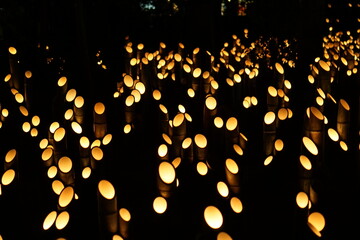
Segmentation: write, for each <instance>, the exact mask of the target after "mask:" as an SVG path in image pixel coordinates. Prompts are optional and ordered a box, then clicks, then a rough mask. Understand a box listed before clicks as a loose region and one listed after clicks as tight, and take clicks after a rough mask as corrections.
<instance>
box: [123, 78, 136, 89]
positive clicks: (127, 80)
mask: <svg viewBox="0 0 360 240" xmlns="http://www.w3.org/2000/svg"><path fill="white" fill-rule="evenodd" d="M124 83H125V86H127V87H128V88H131V87H132V86H133V85H134V80H133V78H132V77H131V76H130V75H125V77H124Z"/></svg>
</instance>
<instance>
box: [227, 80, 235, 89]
mask: <svg viewBox="0 0 360 240" xmlns="http://www.w3.org/2000/svg"><path fill="white" fill-rule="evenodd" d="M226 83H227V84H228V85H229V86H230V87H232V86H234V81H233V80H232V79H230V78H226Z"/></svg>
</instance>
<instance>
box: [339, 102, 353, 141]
mask: <svg viewBox="0 0 360 240" xmlns="http://www.w3.org/2000/svg"><path fill="white" fill-rule="evenodd" d="M336 121H337V124H336V130H337V132H338V133H339V136H340V140H343V141H347V140H348V138H349V129H350V106H349V104H348V103H347V101H345V100H344V99H340V101H339V103H338V112H337V120H336Z"/></svg>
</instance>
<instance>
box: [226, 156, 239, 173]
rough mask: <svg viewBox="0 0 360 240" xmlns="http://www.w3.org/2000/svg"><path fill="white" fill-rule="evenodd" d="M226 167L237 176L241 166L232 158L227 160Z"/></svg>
mask: <svg viewBox="0 0 360 240" xmlns="http://www.w3.org/2000/svg"><path fill="white" fill-rule="evenodd" d="M225 166H226V168H227V169H228V170H229V171H230V172H231V173H232V174H237V173H238V172H239V166H238V165H237V163H236V162H235V161H234V160H233V159H231V158H228V159H226V161H225Z"/></svg>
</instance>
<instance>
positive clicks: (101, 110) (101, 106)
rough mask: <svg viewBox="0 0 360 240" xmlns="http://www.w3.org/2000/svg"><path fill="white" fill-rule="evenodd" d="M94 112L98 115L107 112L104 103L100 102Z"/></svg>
mask: <svg viewBox="0 0 360 240" xmlns="http://www.w3.org/2000/svg"><path fill="white" fill-rule="evenodd" d="M94 111H95V113H96V114H98V115H101V114H103V113H104V112H105V105H104V104H103V103H102V102H98V103H96V104H95V106H94Z"/></svg>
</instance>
